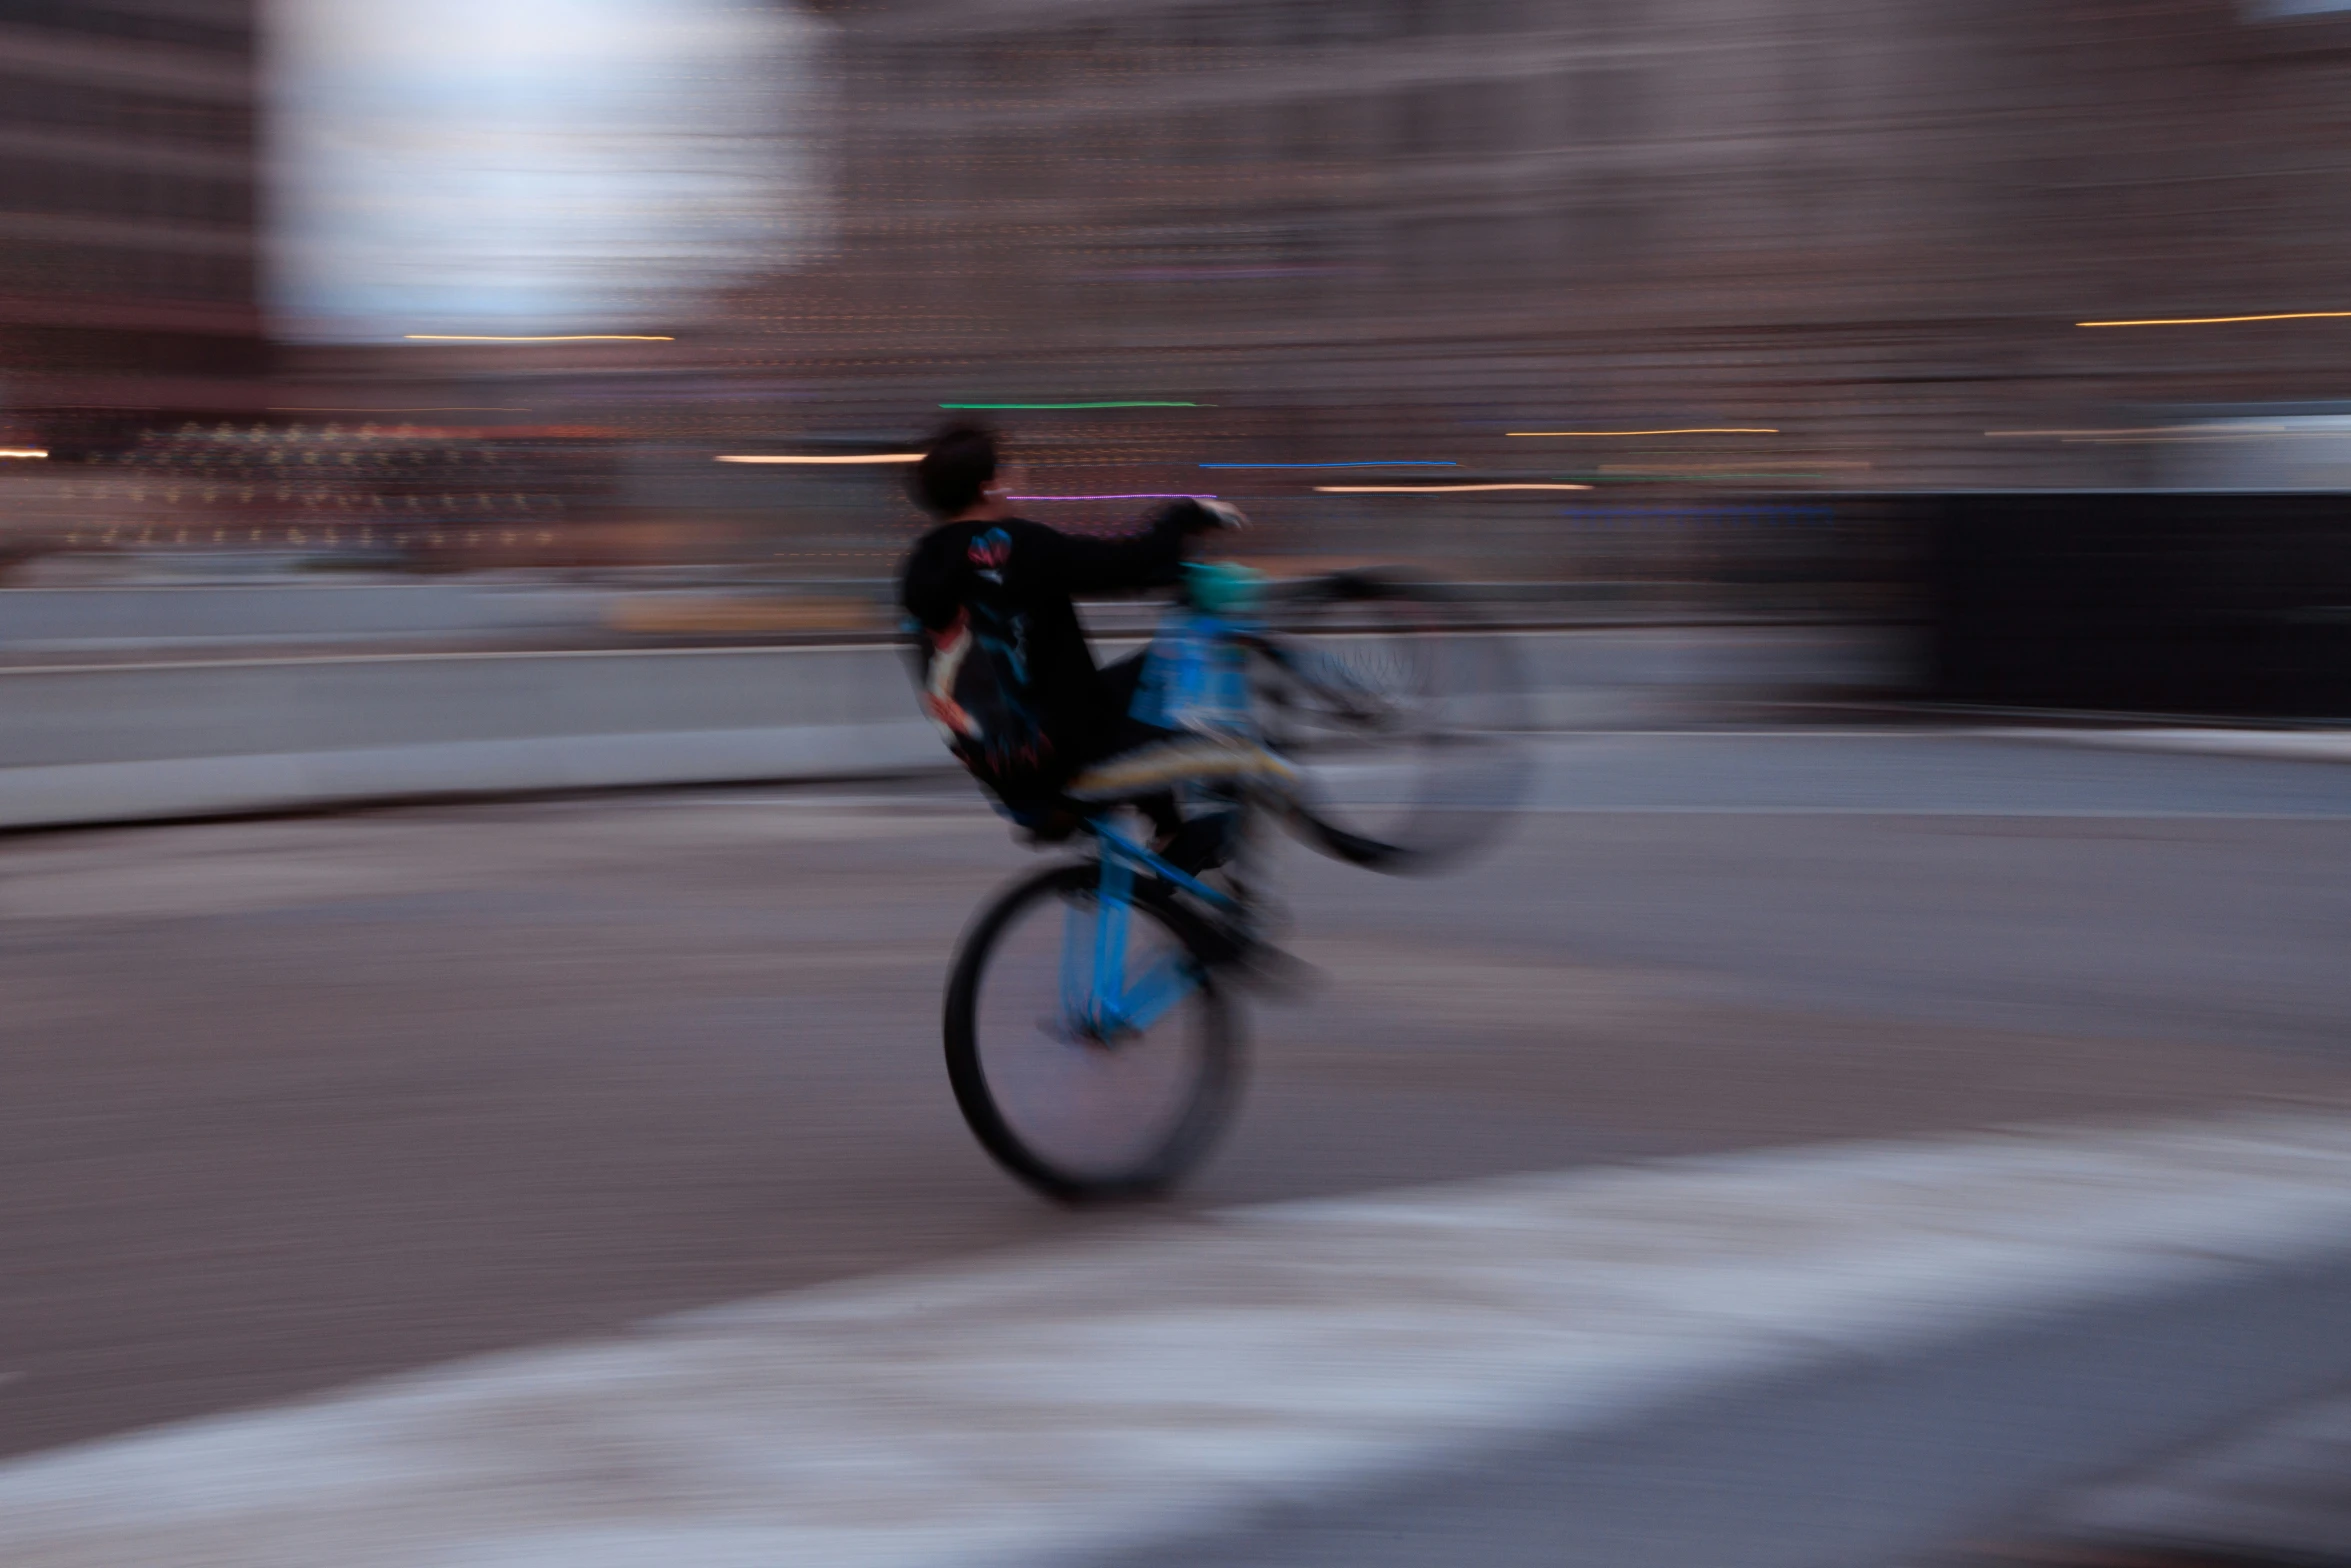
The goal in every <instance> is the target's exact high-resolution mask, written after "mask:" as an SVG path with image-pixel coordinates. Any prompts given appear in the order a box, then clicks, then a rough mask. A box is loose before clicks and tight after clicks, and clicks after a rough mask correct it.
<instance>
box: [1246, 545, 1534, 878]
mask: <svg viewBox="0 0 2351 1568" xmlns="http://www.w3.org/2000/svg"><path fill="white" fill-rule="evenodd" d="M1281 598H1282V601H1283V602H1286V603H1289V604H1292V605H1298V606H1301V607H1308V608H1313V607H1329V606H1337V605H1346V604H1360V603H1373V602H1379V601H1389V602H1402V603H1414V604H1425V605H1429V606H1432V607H1442V609H1443V611H1444V615H1445V620H1446V623H1447V624H1445V625H1444V626H1443V627H1442V628H1441V629H1440V631H1439V634H1440V635H1443V636H1448V637H1476V636H1492V635H1494V634H1493V633H1491V632H1490V631H1489V630H1488V628H1487V627H1486V626H1485V624H1484V618H1483V617H1482V616H1480V615H1478V614H1477V613H1476V612H1475V611H1474V610H1472V609H1470V608H1469V607H1468V605H1467V601H1465V600H1464V599H1463V598H1462V597H1461V596H1460V595H1459V594H1457V593H1455V592H1453V591H1452V590H1450V589H1448V588H1446V587H1445V586H1444V585H1442V584H1439V583H1434V582H1430V581H1428V580H1427V579H1424V578H1419V577H1414V576H1411V575H1408V574H1405V573H1400V572H1391V571H1381V570H1376V569H1373V570H1356V571H1346V572H1334V573H1331V574H1329V575H1327V576H1323V577H1317V578H1311V579H1308V580H1306V581H1304V582H1300V583H1296V584H1289V585H1285V591H1284V592H1283V594H1282V595H1281ZM1489 657H1491V658H1492V659H1494V660H1495V661H1497V663H1498V664H1499V665H1500V666H1501V667H1502V668H1503V669H1504V670H1505V671H1506V672H1507V678H1506V680H1505V681H1504V683H1503V684H1504V685H1505V687H1506V688H1507V690H1506V692H1505V694H1504V696H1505V700H1507V701H1510V702H1513V703H1523V702H1524V699H1525V694H1526V681H1525V676H1524V672H1523V670H1522V669H1521V668H1520V667H1519V661H1518V658H1517V655H1516V654H1515V652H1513V651H1512V650H1511V648H1510V647H1509V645H1508V644H1504V643H1497V644H1496V645H1495V646H1494V647H1493V648H1492V649H1491V650H1489ZM1520 722H1521V723H1523V716H1522V717H1521V720H1520ZM1510 815H1511V813H1510V812H1508V811H1501V812H1497V813H1496V814H1495V815H1494V818H1493V821H1492V822H1491V824H1490V826H1489V829H1488V831H1486V832H1484V833H1481V834H1479V835H1476V836H1475V837H1474V838H1471V839H1468V840H1465V841H1463V842H1460V843H1456V844H1453V845H1449V846H1445V847H1443V848H1440V849H1436V850H1430V849H1425V848H1420V847H1416V846H1413V845H1410V844H1403V843H1396V842H1392V841H1390V840H1387V839H1383V838H1379V837H1375V836H1373V835H1370V834H1366V833H1359V832H1356V831H1354V830H1353V829H1351V828H1348V827H1345V826H1342V825H1341V824H1340V823H1338V822H1335V821H1333V820H1332V819H1331V816H1330V815H1329V814H1327V813H1326V812H1324V811H1318V810H1317V809H1316V806H1315V802H1314V799H1313V796H1312V793H1311V791H1307V792H1302V793H1301V794H1300V795H1299V797H1298V798H1297V799H1296V800H1294V801H1293V802H1292V805H1291V809H1290V825H1291V827H1292V830H1293V831H1294V832H1296V833H1297V834H1298V835H1299V836H1300V837H1302V838H1304V839H1305V840H1306V841H1307V842H1308V843H1309V844H1311V845H1312V846H1314V847H1315V848H1316V849H1319V850H1321V851H1322V852H1323V853H1325V854H1327V855H1330V856H1331V857H1332V858H1334V859H1336V860H1340V861H1343V862H1345V863H1346V864H1348V865H1351V866H1359V867H1362V868H1363V869H1365V870H1369V871H1381V872H1388V873H1392V874H1401V873H1413V872H1423V871H1431V870H1436V869H1439V868H1441V867H1443V866H1445V865H1448V864H1451V863H1452V862H1454V861H1456V860H1458V859H1460V858H1462V857H1463V856H1465V855H1469V854H1472V853H1474V852H1475V851H1476V850H1478V849H1480V848H1483V847H1484V846H1485V844H1487V843H1488V842H1490V841H1491V840H1492V839H1493V838H1494V837H1495V836H1496V835H1497V833H1498V832H1499V830H1500V829H1501V828H1502V826H1503V825H1504V824H1505V823H1506V822H1507V820H1508V818H1509V816H1510Z"/></svg>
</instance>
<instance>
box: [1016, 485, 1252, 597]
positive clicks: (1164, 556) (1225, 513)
mask: <svg viewBox="0 0 2351 1568" xmlns="http://www.w3.org/2000/svg"><path fill="white" fill-rule="evenodd" d="M1238 515H1239V514H1238V513H1234V512H1232V511H1231V509H1230V508H1211V507H1206V506H1203V505H1201V504H1200V503H1199V502H1197V501H1178V502H1176V503H1175V504H1174V505H1172V506H1169V507H1167V508H1165V509H1163V510H1162V511H1161V512H1160V513H1159V514H1158V515H1157V516H1156V517H1154V518H1152V519H1151V521H1150V523H1149V524H1147V525H1146V526H1145V527H1144V528H1143V529H1142V530H1140V531H1139V532H1135V533H1128V534H1108V535H1105V534H1065V533H1061V532H1059V531H1056V532H1055V533H1054V534H1053V542H1052V544H1051V545H1050V546H1049V548H1048V551H1047V552H1046V559H1045V561H1044V562H1043V563H1042V564H1043V565H1044V568H1045V570H1046V571H1047V572H1048V573H1049V574H1050V575H1051V576H1052V577H1053V578H1054V580H1055V581H1056V582H1057V583H1058V584H1059V585H1060V587H1061V589H1062V591H1063V592H1065V593H1070V594H1086V593H1131V592H1135V591H1138V590H1141V589H1145V588H1167V587H1171V586H1173V585H1174V583H1175V581H1176V578H1177V575H1178V572H1179V569H1180V568H1181V567H1182V565H1183V561H1184V542H1185V541H1186V540H1187V539H1189V538H1191V537H1192V536H1193V535H1194V534H1200V533H1206V532H1207V531H1208V530H1210V529H1212V528H1224V527H1229V526H1232V525H1231V524H1230V522H1228V520H1227V519H1228V517H1237V516H1238Z"/></svg>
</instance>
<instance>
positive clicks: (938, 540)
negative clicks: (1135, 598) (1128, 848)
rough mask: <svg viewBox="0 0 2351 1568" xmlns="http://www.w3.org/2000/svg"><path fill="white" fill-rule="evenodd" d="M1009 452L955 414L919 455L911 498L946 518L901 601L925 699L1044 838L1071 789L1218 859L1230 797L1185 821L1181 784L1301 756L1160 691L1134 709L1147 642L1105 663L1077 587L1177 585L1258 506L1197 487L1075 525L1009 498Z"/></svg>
mask: <svg viewBox="0 0 2351 1568" xmlns="http://www.w3.org/2000/svg"><path fill="white" fill-rule="evenodd" d="M1002 467H1003V465H1002V462H1001V455H1000V453H999V451H998V447H997V442H996V438H995V436H994V434H993V433H992V432H990V431H989V430H988V429H986V428H985V427H984V426H980V425H975V424H957V425H950V426H948V427H947V428H946V429H944V430H942V431H940V432H939V433H938V434H937V435H936V436H934V437H932V439H931V440H930V441H929V443H928V444H927V445H926V446H925V448H924V451H923V456H922V460H921V462H920V463H918V464H917V465H916V466H915V468H914V472H913V476H912V482H911V485H910V489H911V490H912V493H913V496H914V499H915V500H916V501H917V502H918V503H919V504H920V505H921V506H922V507H923V509H924V510H925V511H927V512H929V513H930V514H931V515H932V516H934V517H936V518H938V519H939V522H938V524H937V525H936V526H934V527H933V528H931V529H930V531H929V532H927V533H925V534H924V535H923V536H922V538H921V539H919V540H917V541H916V543H915V545H914V548H913V550H912V551H911V552H909V553H908V555H907V557H906V562H905V565H904V567H903V569H902V571H901V573H900V578H899V602H900V603H901V604H902V605H903V606H904V608H905V609H906V611H907V613H908V614H909V615H910V616H911V617H912V618H913V619H914V621H915V622H916V623H917V625H918V627H919V632H918V634H917V636H916V638H915V645H916V660H917V668H918V678H919V680H920V683H921V686H922V700H923V708H924V711H925V712H926V713H927V714H929V716H930V717H931V718H932V719H933V720H934V721H935V722H936V723H938V725H939V726H940V728H941V729H942V731H943V732H944V733H945V735H946V738H947V743H948V746H949V748H950V749H951V750H953V751H954V753H955V754H956V756H957V757H958V758H960V759H961V760H962V762H963V764H964V766H965V767H966V768H968V769H969V770H970V771H971V772H972V774H973V775H974V776H975V777H977V778H978V779H979V781H980V782H981V783H982V784H983V785H985V786H986V787H987V788H988V789H989V790H990V791H991V792H992V793H993V794H994V795H995V797H996V798H997V800H998V801H999V802H1000V803H1001V804H1002V806H1003V808H1004V810H1005V812H1006V814H1007V815H1009V816H1010V817H1011V818H1012V819H1013V820H1014V821H1015V822H1017V823H1019V824H1020V825H1021V826H1023V827H1025V828H1027V829H1028V830H1029V831H1030V832H1031V833H1032V834H1034V835H1035V836H1036V837H1038V838H1040V839H1045V840H1051V839H1056V838H1062V837H1066V836H1067V835H1068V834H1069V833H1070V832H1071V831H1073V830H1074V829H1075V828H1076V826H1077V821H1078V817H1077V813H1076V810H1075V808H1074V806H1073V801H1107V800H1112V799H1133V800H1135V802H1136V804H1137V805H1138V806H1140V807H1141V808H1142V809H1143V810H1144V812H1145V813H1146V814H1147V815H1148V816H1150V818H1151V819H1152V821H1153V822H1154V824H1155V825H1156V826H1157V827H1158V829H1159V832H1160V844H1161V848H1162V849H1163V851H1165V852H1167V853H1169V854H1170V855H1171V856H1178V857H1180V858H1179V864H1187V863H1188V869H1198V868H1199V867H1202V866H1205V865H1209V864H1213V863H1214V862H1216V861H1217V860H1220V859H1221V858H1222V857H1223V854H1224V852H1225V848H1226V846H1225V844H1224V837H1225V834H1224V830H1223V828H1222V827H1221V826H1220V825H1219V824H1220V823H1221V821H1222V819H1223V818H1225V817H1227V816H1229V815H1230V813H1229V812H1225V811H1222V810H1220V809H1215V802H1214V798H1213V795H1211V797H1210V803H1211V808H1212V809H1210V810H1208V811H1206V812H1204V813H1200V815H1201V818H1202V821H1201V825H1200V826H1199V827H1197V828H1195V829H1193V830H1191V831H1189V832H1187V831H1186V830H1185V827H1184V823H1183V818H1182V812H1181V811H1180V809H1179V808H1178V806H1177V804H1176V797H1175V794H1174V791H1175V789H1176V788H1178V787H1185V786H1189V787H1191V789H1192V792H1193V793H1198V792H1199V790H1201V789H1207V790H1211V791H1213V790H1215V789H1218V788H1222V789H1226V790H1229V789H1230V788H1231V787H1232V786H1233V785H1235V784H1236V783H1238V782H1239V781H1241V780H1243V779H1247V778H1274V779H1281V778H1286V777H1287V776H1288V773H1289V770H1288V769H1287V767H1286V766H1284V765H1283V764H1282V763H1281V762H1280V761H1279V760H1278V759H1276V758H1274V757H1273V756H1272V755H1271V754H1270V753H1269V752H1266V751H1265V750H1264V748H1262V747H1259V746H1255V745H1251V744H1246V743H1244V742H1242V741H1241V740H1240V739H1239V738H1238V737H1236V736H1234V735H1230V734H1217V733H1213V732H1209V733H1196V732H1194V731H1193V730H1192V729H1188V728H1179V727H1176V726H1174V725H1171V724H1169V723H1167V722H1165V721H1166V720H1167V719H1169V718H1170V717H1171V715H1170V714H1169V712H1168V711H1167V703H1166V701H1165V693H1164V692H1160V693H1153V694H1151V696H1152V699H1153V700H1151V701H1149V702H1148V703H1147V704H1146V706H1147V707H1148V709H1149V711H1150V716H1151V718H1153V719H1156V720H1160V721H1162V722H1147V721H1146V720H1145V719H1143V718H1138V717H1137V716H1136V707H1137V696H1138V689H1139V688H1142V687H1143V686H1145V684H1146V678H1147V672H1150V671H1151V669H1152V666H1151V662H1150V661H1151V657H1152V652H1151V650H1145V651H1144V652H1142V653H1137V654H1134V655H1132V656H1130V657H1128V658H1125V659H1122V660H1120V661H1118V662H1117V663H1115V664H1112V665H1110V666H1108V667H1107V668H1098V667H1097V666H1096V665H1095V663H1094V657H1093V653H1092V651H1091V650H1090V649H1089V648H1088V647H1087V645H1086V638H1085V633H1084V630H1083V629H1082V628H1081V627H1080V626H1079V624H1078V617H1077V610H1076V607H1075V606H1074V604H1073V603H1072V602H1071V601H1072V599H1073V597H1074V596H1075V595H1078V594H1103V593H1122V592H1139V591H1144V590H1149V589H1154V588H1170V587H1176V586H1178V585H1179V584H1180V583H1182V582H1183V581H1184V579H1185V576H1186V559H1185V557H1186V555H1187V553H1188V550H1189V548H1190V545H1191V543H1192V541H1194V540H1196V539H1197V538H1199V537H1200V536H1201V535H1204V534H1210V533H1216V532H1222V531H1227V530H1234V529H1238V528H1240V527H1242V526H1243V524H1244V522H1245V519H1244V518H1243V517H1242V516H1241V513H1240V511H1239V510H1238V509H1237V508H1235V507H1231V506H1227V505H1225V504H1223V503H1221V502H1217V501H1212V500H1184V501H1178V502H1176V503H1175V504H1173V505H1171V506H1168V507H1166V508H1164V509H1163V510H1161V511H1160V512H1159V513H1158V514H1157V515H1156V516H1155V517H1153V518H1152V519H1151V520H1150V521H1149V522H1148V523H1147V524H1146V525H1145V526H1144V527H1142V528H1141V529H1139V530H1135V531H1132V532H1129V533H1126V534H1123V535H1117V536H1102V535H1089V534H1076V533H1064V532H1061V531H1060V530H1058V529H1054V528H1048V527H1046V526H1045V525H1044V524H1042V523H1037V522H1031V521H1029V520H1028V519H1026V518H1022V517H1017V516H1015V515H1013V513H1012V510H1011V507H1010V505H1009V503H1008V500H1007V495H1006V492H1007V490H1008V488H1009V486H1008V485H1007V484H1006V483H1005V482H1004V479H1003V476H1002V472H1001V470H1002ZM1194 579H1195V581H1196V582H1198V583H1199V584H1201V585H1203V586H1204V587H1205V588H1206V589H1208V590H1209V591H1211V592H1214V591H1216V589H1217V587H1218V585H1220V584H1221V585H1224V587H1225V588H1226V589H1227V590H1228V591H1229V590H1230V588H1231V585H1232V583H1233V581H1234V579H1233V576H1232V574H1231V571H1230V569H1228V570H1227V571H1226V572H1224V573H1218V572H1215V571H1209V572H1205V573H1202V572H1198V571H1197V570H1195V573H1194ZM1163 662H1164V656H1163ZM1160 684H1164V682H1162V683H1160ZM1202 728H1203V729H1205V728H1206V727H1205V726H1203V727H1202Z"/></svg>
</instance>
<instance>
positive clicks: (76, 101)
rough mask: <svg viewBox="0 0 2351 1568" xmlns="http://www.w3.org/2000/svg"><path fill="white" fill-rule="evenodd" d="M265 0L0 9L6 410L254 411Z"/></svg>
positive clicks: (59, 441) (37, 428)
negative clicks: (259, 13) (260, 9)
mask: <svg viewBox="0 0 2351 1568" xmlns="http://www.w3.org/2000/svg"><path fill="white" fill-rule="evenodd" d="M256 24H257V18H256V14H255V5H254V0H0V419H5V420H6V421H7V422H8V423H10V424H12V425H14V426H15V427H16V428H17V431H18V433H19V436H20V438H30V439H35V440H39V441H42V442H44V443H46V444H48V445H51V446H53V447H57V448H59V449H60V452H59V455H60V456H66V455H70V454H71V453H72V452H73V451H74V450H75V449H76V448H77V447H84V446H106V445H112V444H119V443H120V442H122V441H123V440H126V439H130V438H131V437H132V436H133V434H134V433H135V432H136V431H137V430H138V429H140V428H142V427H147V426H152V425H154V424H156V423H158V422H162V421H166V420H170V419H173V418H183V419H184V418H189V417H196V416H200V415H227V414H233V413H237V412H244V411H249V410H252V409H254V408H257V407H258V406H260V405H261V404H262V403H263V402H264V401H265V399H264V398H263V396H262V395H261V377H262V376H263V374H264V372H265V370H266V367H267V349H266V344H265V338H264V329H263V324H262V317H261V311H260V307H259V299H258V285H257V274H258V268H259V265H260V261H261V239H260V221H259V220H260V177H259V166H260V159H259V127H258V125H257V112H256V106H257V96H256V81H257V78H256V71H257V64H256V51H257V39H256Z"/></svg>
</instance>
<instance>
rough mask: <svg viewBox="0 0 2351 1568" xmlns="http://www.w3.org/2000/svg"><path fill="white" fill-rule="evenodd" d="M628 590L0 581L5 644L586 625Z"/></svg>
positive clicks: (322, 637) (392, 634) (91, 644)
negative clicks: (7, 585)
mask: <svg viewBox="0 0 2351 1568" xmlns="http://www.w3.org/2000/svg"><path fill="white" fill-rule="evenodd" d="M618 597H620V596H619V595H617V594H615V593H613V592H611V591H609V590H600V589H585V588H579V589H575V588H540V587H526V588H498V587H485V586H481V585H477V584H471V583H317V584H304V585H301V586H289V585H286V584H281V583H255V584H252V585H250V586H245V585H237V584H220V583H204V584H189V585H187V586H184V587H153V588H124V587H109V588H11V589H7V590H4V591H0V648H75V647H81V648H111V647H124V646H137V645H140V644H147V643H154V644H166V645H168V644H174V643H206V642H214V643H219V642H247V643H251V642H275V641H287V642H296V641H300V642H325V641H335V640H342V639H351V640H356V639H363V638H366V639H380V638H397V637H450V636H465V635H478V634H484V633H501V632H528V631H540V630H549V629H571V628H586V627H594V626H596V625H598V624H599V623H600V622H601V620H602V619H603V617H604V615H605V613H606V611H607V609H608V607H609V606H610V605H611V603H612V602H613V601H614V600H615V599H616V598H618Z"/></svg>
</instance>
